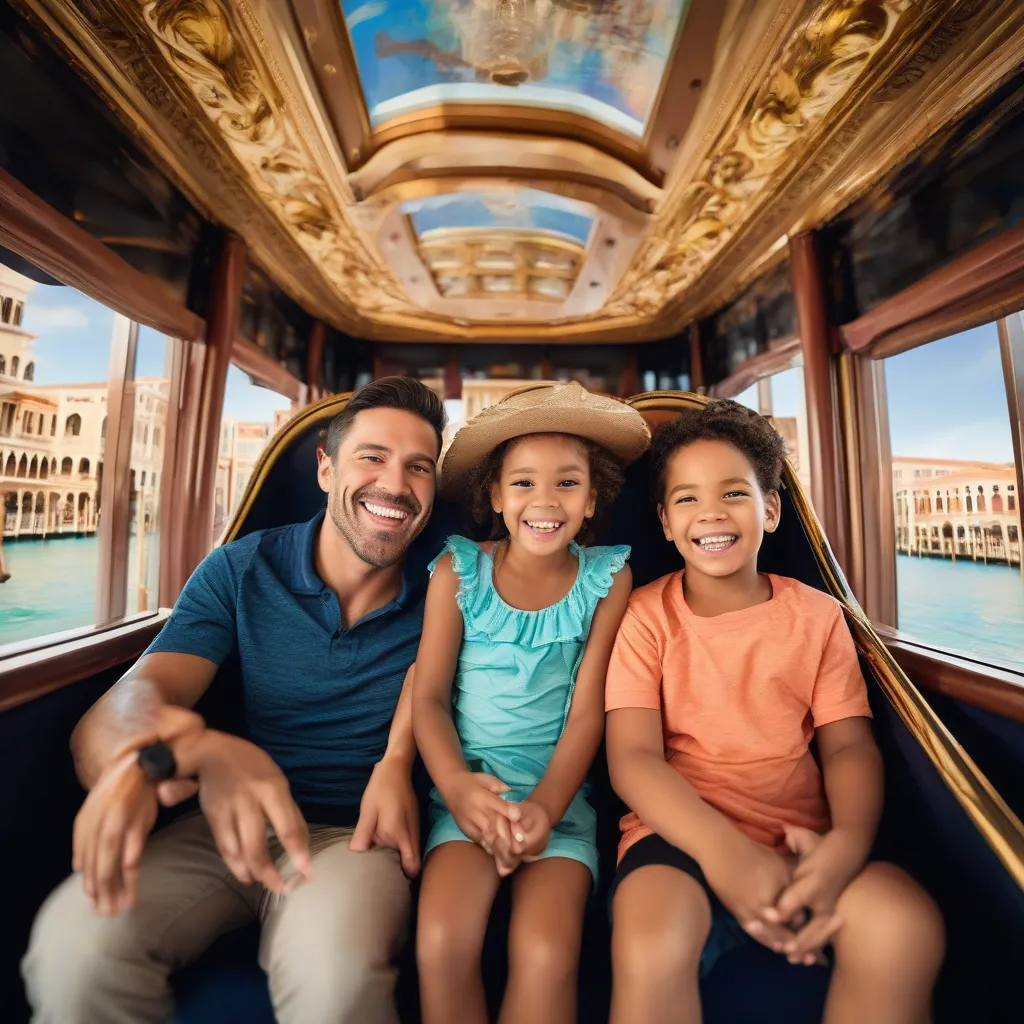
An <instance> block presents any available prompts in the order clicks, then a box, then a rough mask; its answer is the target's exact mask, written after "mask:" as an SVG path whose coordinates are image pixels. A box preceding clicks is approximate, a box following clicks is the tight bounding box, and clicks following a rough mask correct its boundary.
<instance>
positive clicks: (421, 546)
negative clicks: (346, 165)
mask: <svg viewBox="0 0 1024 1024" xmlns="http://www.w3.org/2000/svg"><path fill="white" fill-rule="evenodd" d="M345 401H346V398H345V396H339V397H332V398H329V399H325V400H323V401H321V402H319V403H317V404H316V405H314V406H311V407H310V408H308V409H306V410H304V411H303V412H301V413H300V414H299V415H298V416H297V417H295V419H293V420H292V421H291V422H290V423H289V424H287V425H286V426H285V427H284V428H282V430H281V431H280V432H279V434H278V435H277V436H276V437H275V438H274V439H273V440H272V442H271V443H270V445H269V446H268V448H267V450H266V451H265V452H264V454H263V455H262V456H261V458H260V460H259V461H258V462H257V465H256V467H255V470H254V472H253V475H252V478H251V480H250V483H249V486H248V488H247V490H246V493H245V495H244V496H243V500H242V503H241V505H240V508H239V510H238V512H237V513H236V515H235V517H234V518H233V520H232V522H231V523H230V524H229V527H228V530H227V531H226V533H225V538H224V539H225V540H232V539H235V538H236V537H239V536H242V535H243V534H245V533H249V532H251V531H253V530H257V529H263V528H267V527H272V526H276V525H280V524H284V523H288V522H296V521H301V520H304V519H308V518H310V517H311V516H312V515H314V514H315V513H316V512H317V510H318V509H319V508H321V507H322V506H323V503H324V496H323V494H322V492H321V491H320V490H319V487H318V486H317V484H316V480H315V474H314V467H315V455H316V448H317V444H318V435H319V431H320V430H321V429H322V428H323V427H324V426H326V424H327V422H329V420H330V419H331V418H332V417H333V416H334V415H335V414H336V413H337V412H338V411H340V410H341V409H342V408H343V407H344V403H345ZM702 401H703V400H702V399H700V398H698V397H696V396H693V395H686V394H682V393H659V394H653V395H644V396H639V397H638V398H636V399H633V400H631V404H633V405H634V406H635V407H636V408H638V409H639V410H640V411H641V412H642V413H643V414H644V415H645V416H646V417H647V418H648V419H649V420H650V421H652V422H655V421H657V420H658V419H663V418H665V417H668V416H672V415H676V414H677V413H678V411H679V410H680V409H681V408H684V407H686V406H691V405H694V404H700V403H701V402H702ZM785 484H786V487H785V490H784V492H783V495H782V497H783V515H782V522H781V524H780V528H779V530H778V531H777V532H776V533H775V534H774V535H771V536H769V537H768V538H766V542H765V545H764V547H763V549H762V559H761V568H762V569H764V570H766V571H773V572H779V573H783V574H785V575H789V576H793V577H795V578H797V579H800V580H802V581H803V582H805V583H807V584H810V585H812V586H815V587H819V588H820V589H822V590H825V591H828V592H830V593H832V594H833V595H834V596H836V597H837V598H838V599H839V600H840V601H842V602H843V604H844V607H845V608H846V612H847V616H848V619H849V621H850V624H851V628H852V629H853V631H854V635H855V638H856V641H857V644H858V648H859V651H860V654H861V659H862V666H863V668H864V672H865V677H866V678H867V680H868V683H869V694H870V697H871V701H872V707H873V709H874V713H875V727H876V735H877V736H878V741H879V745H880V747H881V749H882V754H883V758H884V760H885V764H886V773H887V775H886V777H887V783H886V811H885V816H884V819H883V823H882V827H881V830H880V833H879V841H878V846H877V850H876V853H877V854H878V855H879V856H885V857H886V858H888V859H892V860H895V861H896V862H898V863H900V864H902V865H903V866H905V867H906V868H908V869H909V870H910V871H911V872H912V873H913V874H914V875H915V877H917V878H918V879H919V880H920V881H921V882H922V884H924V885H925V886H926V887H927V888H929V889H930V890H931V891H932V892H933V893H934V894H935V895H936V898H937V899H938V900H939V903H940V906H941V907H942V908H943V911H944V913H945V914H946V917H947V922H948V923H949V929H950V957H949V966H948V967H947V970H946V972H945V974H944V977H943V979H942V984H941V985H940V992H939V997H938V998H937V1000H936V1009H937V1017H938V1019H939V1020H940V1021H950V1022H952V1021H961V1020H965V1019H974V1020H1001V1019H1010V1018H1009V1017H1007V1016H1006V1014H1005V1012H1004V1010H1005V1007H1007V1006H1011V1005H1013V999H1015V998H1017V997H1019V989H1017V987H1016V985H1015V983H1014V981H1013V979H1014V978H1015V977H1016V976H1017V975H1016V970H1015V968H1014V966H1013V957H1014V951H1015V949H1017V948H1019V941H1020V937H1021V936H1020V923H1021V921H1022V920H1024V898H1022V894H1021V889H1020V887H1019V886H1018V885H1017V884H1016V883H1015V881H1014V879H1013V877H1012V875H1011V874H1010V872H1009V871H1008V870H1007V868H1006V867H1005V866H1004V864H1005V858H1004V861H1003V862H1001V861H1000V860H999V859H998V857H997V856H996V854H995V853H994V849H995V848H996V847H997V845H998V843H997V840H998V837H999V828H1000V827H1002V826H1001V825H1000V822H999V820H998V812H999V807H998V798H997V797H995V796H994V794H992V793H988V792H983V788H984V787H983V784H985V783H984V779H983V778H980V780H979V776H978V775H977V774H973V775H972V774H971V772H970V771H967V772H966V774H964V772H963V771H961V774H960V775H959V776H956V775H955V774H954V769H955V770H957V771H960V769H961V768H962V766H963V764H964V763H967V762H964V761H962V759H961V760H959V761H958V760H957V759H958V758H960V755H961V754H962V751H958V748H956V747H955V744H954V745H953V746H950V744H949V742H948V739H947V738H946V737H945V736H944V735H943V729H942V727H941V723H937V722H936V720H935V719H934V716H932V717H929V714H930V709H928V708H927V705H925V704H924V703H923V702H922V701H921V699H920V697H919V695H917V694H916V691H914V690H913V687H911V686H910V684H909V682H908V681H907V680H906V677H905V676H903V675H902V673H901V672H899V670H898V668H896V667H895V666H894V664H893V663H892V662H891V659H889V658H888V654H887V652H886V651H885V648H884V647H883V645H882V644H881V642H880V641H879V640H878V637H877V636H875V634H874V633H873V631H872V630H871V628H870V626H869V625H867V624H866V623H865V621H864V620H863V616H861V615H860V613H859V611H858V609H857V608H856V606H855V604H854V603H853V602H852V599H851V598H850V596H849V592H848V588H847V586H846V584H845V581H844V580H843V578H842V576H841V574H840V573H839V572H838V569H837V568H836V567H835V563H834V560H833V559H832V557H831V555H830V553H829V552H828V550H827V545H826V544H825V542H824V539H823V537H822V535H821V531H820V528H819V527H818V525H817V523H816V521H815V520H814V517H813V514H812V513H811V512H810V510H809V507H808V506H807V503H806V500H805V499H804V498H803V495H802V494H801V492H800V490H799V485H798V484H797V482H796V480H795V477H794V475H793V473H792V472H791V471H790V470H788V469H787V471H786V474H785ZM458 529H460V526H459V524H458V510H457V509H455V508H452V507H451V506H448V505H444V504H442V505H439V507H438V509H437V512H436V515H435V517H434V519H433V521H432V523H431V525H430V527H428V529H427V530H426V531H424V534H423V535H422V536H421V538H419V539H418V541H417V543H416V544H415V545H414V547H413V549H412V550H411V551H410V558H412V559H414V561H415V562H416V563H418V564H423V565H425V563H426V561H427V560H428V559H429V558H431V557H433V555H435V554H436V553H437V551H438V550H439V549H440V547H441V543H442V541H443V538H444V536H445V535H446V533H448V532H451V531H453V530H458ZM600 540H602V541H603V542H622V543H629V544H631V545H632V548H633V553H632V566H633V574H634V578H635V581H636V583H637V584H638V585H639V584H642V583H646V582H648V581H650V580H652V579H654V578H656V577H657V576H660V575H663V574H664V573H666V572H670V571H672V570H674V569H676V568H677V567H678V566H679V564H680V563H679V556H678V554H677V553H676V551H675V549H674V547H672V546H671V545H670V544H668V543H666V542H665V541H664V540H663V538H662V536H661V532H660V529H659V528H658V525H657V522H656V519H655V516H654V512H653V509H652V508H651V507H650V504H649V501H648V498H647V486H646V479H645V467H644V466H643V465H638V466H635V467H632V468H631V470H630V471H629V473H628V474H627V484H626V488H625V490H624V492H623V494H622V495H621V497H620V499H619V501H618V503H617V504H616V506H615V507H614V508H613V509H612V510H611V514H610V516H609V517H608V520H607V522H606V523H604V524H603V525H602V527H601V529H600ZM114 678H116V673H110V674H109V675H108V676H105V677H103V678H100V677H96V678H94V679H91V680H86V681H83V682H82V683H81V684H79V685H78V686H75V687H67V688H64V689H62V690H58V691H56V692H54V693H52V694H49V695H47V696H46V697H44V698H41V699H40V700H39V701H34V702H31V703H29V704H26V705H24V706H23V707H19V708H16V709H14V710H13V711H11V712H8V713H6V714H5V715H4V716H2V718H0V740H2V741H3V742H2V743H0V750H3V751H4V756H5V757H8V754H9V755H10V756H9V757H8V760H7V761H6V762H4V763H5V765H6V767H7V769H8V773H9V777H12V778H22V777H24V778H26V779H28V780H30V781H31V780H33V779H36V778H38V779H40V780H42V781H41V783H40V785H43V783H45V788H43V789H40V787H39V786H36V787H35V788H33V789H32V790H31V792H29V788H28V787H27V786H26V787H24V788H19V787H13V788H12V789H11V790H10V791H9V792H8V793H7V794H6V795H5V796H4V799H3V802H4V806H5V808H6V809H7V810H8V811H9V812H10V813H9V815H5V817H4V820H9V821H13V822H15V823H16V824H17V826H18V827H19V828H24V829H25V836H26V837H27V836H28V835H29V831H28V829H29V825H28V820H29V811H28V806H29V802H30V801H35V803H36V806H39V805H40V804H43V803H48V804H49V805H50V807H51V809H52V811H53V816H52V817H51V818H49V819H48V820H47V821H46V822H44V825H41V826H39V827H41V828H45V829H46V830H47V831H46V834H47V835H48V836H50V839H49V840H47V841H48V843H50V845H52V855H49V856H48V858H47V859H45V863H44V862H43V861H40V859H39V858H38V857H36V858H35V859H30V857H29V853H30V851H31V850H32V849H33V848H34V842H33V843H27V842H21V843H14V844H13V845H12V847H11V849H12V852H13V853H16V854H17V865H18V866H17V870H18V871H19V872H20V874H19V878H20V879H22V881H23V883H24V885H23V886H22V887H23V888H24V891H25V899H24V900H22V902H25V903H26V906H25V908H23V909H24V910H25V913H24V914H22V913H21V912H20V911H19V913H18V915H17V917H18V922H19V923H18V924H17V927H16V930H17V933H18V934H17V935H15V934H13V932H12V933H11V934H10V936H9V938H10V939H11V942H10V946H11V958H10V959H11V961H12V962H11V964H10V966H11V967H13V966H14V957H16V956H20V950H23V949H24V941H25V939H26V938H27V925H28V922H29V920H30V915H31V913H32V912H33V910H32V908H30V907H29V906H28V902H31V903H32V907H38V904H39V901H40V900H41V899H42V896H43V895H44V894H45V893H46V892H48V891H49V890H50V889H51V888H52V887H53V885H55V884H56V883H57V882H58V881H59V880H60V877H61V876H62V874H63V873H64V872H66V870H67V867H66V862H67V853H66V851H67V848H68V835H67V834H66V833H68V834H69V829H70V818H71V815H73V813H74V807H75V806H76V801H80V800H81V791H80V789H79V788H78V787H77V784H76V783H75V781H74V776H73V772H72V768H71V764H70V758H69V757H68V756H67V737H68V734H69V732H70V728H71V725H73V723H74V721H75V720H77V718H78V716H79V715H80V714H81V713H82V711H83V710H84V709H85V707H87V706H88V704H89V703H91V702H92V700H94V699H95V697H96V696H98V695H99V693H101V692H102V691H103V690H104V689H105V688H106V687H107V686H109V685H110V683H111V682H112V681H113V679H114ZM238 688H239V678H238V671H237V665H232V664H228V665H225V666H224V668H223V670H222V671H221V672H220V673H219V674H218V676H217V679H216V680H215V682H214V684H213V686H211V688H210V690H209V692H208V693H207V694H206V695H205V696H204V698H203V701H202V703H201V705H200V707H201V710H202V711H203V713H204V714H205V715H207V717H208V718H209V720H210V721H211V722H212V723H213V724H216V725H219V726H221V727H227V728H232V729H233V730H234V731H237V732H240V733H242V734H244V722H243V720H242V714H241V711H242V702H241V699H240V692H239V689H238ZM936 750H938V751H940V752H943V754H942V757H935V756H933V753H934V751H936ZM943 758H945V760H943ZM937 764H938V765H939V767H937ZM968 767H969V768H970V769H971V770H973V766H971V765H968ZM965 780H966V782H965ZM592 781H593V783H594V787H593V794H594V797H593V798H594V802H595V805H596V808H597V811H598V821H599V846H600V852H601V863H602V873H603V884H602V888H601V890H600V891H599V892H598V893H597V894H596V896H595V898H594V900H593V901H592V903H591V906H590V907H589V909H588V918H587V922H586V928H585V936H584V948H583V954H582V957H581V968H580V993H581V999H580V1013H579V1019H580V1020H581V1021H586V1022H600V1021H602V1020H606V1019H607V1006H608V994H609V983H610V964H609V927H608V917H607V910H606V895H605V893H606V886H607V882H608V879H609V877H610V875H611V872H612V869H613V866H614V851H615V844H616V840H617V838H618V828H617V820H618V816H619V814H620V813H621V811H622V805H621V802H620V801H618V799H617V798H616V796H615V794H614V793H613V792H612V790H611V787H610V786H609V785H608V781H607V772H606V768H605V765H604V762H603V758H601V757H599V758H598V759H597V762H596V763H595V766H594V769H593V772H592ZM426 786H427V783H426V780H425V779H424V778H423V776H422V774H420V776H419V789H420V792H421V793H422V792H424V791H425V789H426ZM971 787H974V788H973V789H971ZM965 794H966V795H965ZM979 794H980V795H979ZM972 801H973V802H974V803H975V804H976V805H977V807H980V808H981V810H980V811H978V810H976V809H974V810H972V813H973V814H974V817H973V818H972V817H970V816H969V815H968V813H967V812H966V810H965V808H967V807H968V806H969V805H970V804H971V803H972ZM58 819H59V820H58ZM36 834H37V833H33V836H35V835H36ZM47 849H48V850H49V849H50V847H49V846H48V847H47ZM19 850H23V851H25V855H22V854H20V853H18V851H19ZM937 851H939V852H941V856H937V855H936V854H937ZM965 880H969V884H965ZM19 905H20V904H19ZM506 915H507V898H505V897H501V898H499V901H498V904H497V905H496V909H495V915H494V920H493V922H492V928H491V929H490V930H489V934H488V938H487V942H486V944H485V956H484V962H485V977H486V979H487V982H488V991H489V994H490V997H491V1001H492V1002H494V1003H496V1001H497V999H498V998H499V997H500V991H501V986H502V984H503V976H504V963H505V956H504V938H503V936H504V924H505V920H506ZM22 917H24V930H23V925H22V923H21V919H22ZM257 944H258V931H257V929H256V928H255V926H253V927H248V928H243V929H240V930H239V931H237V932H235V933H233V934H231V935H228V936H225V937H224V938H223V939H222V940H220V941H219V942H218V943H217V944H216V945H215V946H214V947H213V948H212V949H211V950H209V951H208V952H207V954H206V955H204V956H203V957H202V958H200V960H199V961H198V962H197V963H195V964H193V965H191V966H190V967H188V968H186V969H184V970H181V971H178V972H176V974H175V975H174V976H173V978H172V985H173V989H174V992H175V996H176V1011H175V1016H174V1020H175V1022H176V1024H206V1022H211V1024H212V1022H218V1024H223V1022H231V1021H234V1020H238V1021H245V1022H246V1024H260V1022H263V1021H266V1022H270V1021H272V1020H273V1015H272V1011H271V1007H270V1000H269V993H268V989H267V982H266V978H265V976H264V974H263V972H262V971H261V970H260V969H259V967H258V965H257V962H256V949H257ZM7 959H8V958H7V955H5V965H6V964H7ZM13 973H14V971H11V974H12V975H13ZM827 981H828V972H827V970H825V969H822V968H811V969H807V968H802V967H801V968H798V967H791V966H790V965H788V964H787V963H785V961H783V960H781V959H780V958H778V957H776V956H774V955H773V954H771V953H769V952H768V951H767V950H764V949H762V948H760V947H758V946H754V945H750V946H747V947H744V948H742V949H740V950H737V951H736V952H734V953H731V954H729V955H727V956H725V957H723V958H722V959H721V961H720V962H719V963H718V965H717V966H716V967H715V969H714V970H713V971H712V972H711V974H710V975H709V976H708V977H707V978H706V979H705V981H704V983H703V995H704V1002H705V1020H706V1021H708V1024H732V1022H736V1024H740V1022H742V1024H759V1022H763V1024H775V1022H779V1024H782V1022H785V1024H802V1022H805V1021H806V1022H807V1024H811V1022H812V1021H818V1020H820V1016H821V1006H822V1003H823V998H824V992H825V988H826V986H827ZM416 989H417V985H416V976H415V964H414V958H413V956H412V949H411V946H410V947H407V948H406V950H405V953H404V958H403V962H402V965H401V971H400V979H399V988H398V1000H399V1008H400V1014H401V1019H402V1021H403V1022H405V1024H409V1022H413V1021H417V1020H418V1019H419V1015H418V1010H417V999H416ZM18 1016H20V1014H18Z"/></svg>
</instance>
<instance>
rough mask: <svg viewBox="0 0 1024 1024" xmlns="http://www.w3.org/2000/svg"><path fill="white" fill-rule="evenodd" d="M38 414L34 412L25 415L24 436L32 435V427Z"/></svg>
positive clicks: (22, 427)
mask: <svg viewBox="0 0 1024 1024" xmlns="http://www.w3.org/2000/svg"><path fill="white" fill-rule="evenodd" d="M35 418H36V414H35V413H34V412H27V413H25V420H24V422H23V423H22V425H21V432H22V433H23V434H31V433H32V427H33V425H34V423H35Z"/></svg>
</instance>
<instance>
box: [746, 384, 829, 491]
mask: <svg viewBox="0 0 1024 1024" xmlns="http://www.w3.org/2000/svg"><path fill="white" fill-rule="evenodd" d="M735 401H737V402H739V403H740V405H745V406H746V407H747V408H748V409H753V410H754V412H759V413H760V414H761V415H762V416H767V417H768V418H769V419H770V420H771V421H772V423H774V424H775V429H776V430H777V431H778V432H779V433H780V434H781V435H782V436H783V437H784V438H785V439H786V454H787V456H788V457H789V461H790V464H791V465H792V467H793V469H794V471H795V472H796V475H797V479H798V480H799V481H800V485H801V487H803V489H804V491H805V492H807V493H808V494H809V493H810V487H811V466H810V458H811V457H810V452H809V450H808V433H807V408H806V405H805V403H804V371H803V367H802V366H794V367H791V368H790V369H788V370H780V371H779V372H778V373H773V374H772V375H771V376H770V377H763V378H762V379H761V380H759V381H758V382H757V383H756V384H754V385H752V386H751V387H749V388H747V390H746V391H744V392H743V393H742V394H739V395H737V396H736V398H735Z"/></svg>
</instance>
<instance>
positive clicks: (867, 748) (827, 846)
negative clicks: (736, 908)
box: [769, 717, 882, 953]
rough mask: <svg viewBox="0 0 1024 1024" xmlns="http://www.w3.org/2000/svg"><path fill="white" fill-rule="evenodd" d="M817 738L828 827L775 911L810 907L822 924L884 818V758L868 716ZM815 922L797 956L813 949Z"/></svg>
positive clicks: (784, 913) (784, 914)
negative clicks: (826, 799)
mask: <svg viewBox="0 0 1024 1024" xmlns="http://www.w3.org/2000/svg"><path fill="white" fill-rule="evenodd" d="M815 739H816V740H817V743H818V753H819V756H820V758H821V771H822V775H823V776H824V780H825V793H826V795H827V797H828V804H829V812H830V814H831V817H832V828H831V829H830V830H829V831H828V832H827V833H826V834H825V836H824V837H823V839H822V841H821V842H820V843H819V844H818V845H817V846H816V847H815V848H814V849H813V850H812V851H811V853H809V854H808V855H807V856H806V857H805V858H803V859H802V860H801V861H800V863H799V864H798V865H797V867H796V870H795V871H794V873H793V884H792V885H790V886H789V888H788V889H787V890H786V891H785V892H784V893H783V894H782V895H781V896H780V897H779V901H778V903H777V904H776V906H775V911H776V914H777V916H778V919H780V920H783V921H785V920H789V919H790V918H792V917H793V915H794V914H796V913H798V912H799V911H800V910H801V909H803V908H804V907H808V908H810V909H811V910H812V911H813V913H814V918H815V919H817V921H818V923H819V924H821V922H822V921H823V920H824V919H826V918H827V917H828V916H829V915H831V913H832V911H833V909H834V908H835V903H836V900H837V899H838V898H839V896H840V895H841V893H842V892H843V890H844V889H845V888H846V887H847V886H848V885H849V884H850V882H851V881H853V879H854V877H855V876H856V875H857V874H858V872H859V871H860V870H861V868H862V867H863V866H864V863H865V861H867V859H868V854H869V853H870V852H871V845H872V843H873V842H874V840H875V833H876V831H877V829H878V821H879V818H880V817H881V814H882V758H881V755H880V754H879V752H878V747H877V746H876V745H875V740H874V737H873V736H872V735H871V725H870V723H869V722H868V719H866V718H862V717H856V718H844V719H842V720H840V721H838V722H831V723H829V724H828V725H823V726H821V728H819V729H817V730H816V731H815ZM769 916H770V917H774V916H775V915H769ZM814 924H815V922H814V921H812V922H811V924H809V925H808V926H807V929H808V932H809V934H808V935H807V936H804V937H803V939H801V936H803V932H801V936H798V939H801V941H800V942H799V943H798V945H797V946H796V947H795V948H796V950H797V951H798V952H800V953H803V950H804V945H807V946H808V951H811V950H812V949H813V948H814V947H815V946H816V945H817V943H815V942H813V941H811V939H812V934H811V933H810V929H812V927H813V926H814Z"/></svg>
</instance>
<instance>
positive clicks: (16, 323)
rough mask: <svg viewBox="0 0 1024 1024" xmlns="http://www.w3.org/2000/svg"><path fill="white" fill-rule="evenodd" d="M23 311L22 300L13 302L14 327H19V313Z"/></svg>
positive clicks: (23, 304)
mask: <svg viewBox="0 0 1024 1024" xmlns="http://www.w3.org/2000/svg"><path fill="white" fill-rule="evenodd" d="M24 312H25V303H24V302H16V303H15V304H14V326H15V327H20V326H21V315H22V313H24Z"/></svg>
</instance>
